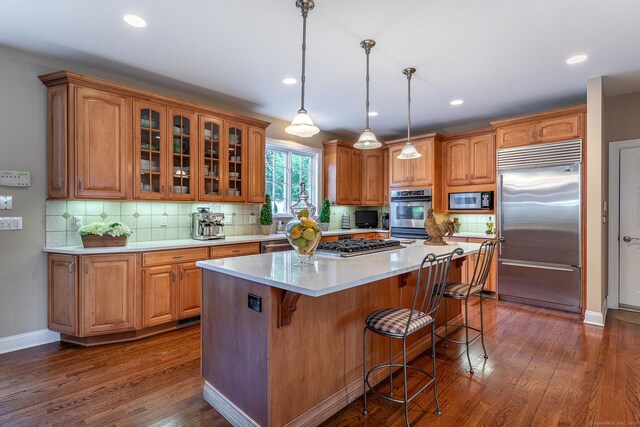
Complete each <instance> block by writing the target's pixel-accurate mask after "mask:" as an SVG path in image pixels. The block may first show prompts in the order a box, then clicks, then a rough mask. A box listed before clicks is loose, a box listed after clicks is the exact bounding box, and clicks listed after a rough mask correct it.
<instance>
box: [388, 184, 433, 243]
mask: <svg viewBox="0 0 640 427" xmlns="http://www.w3.org/2000/svg"><path fill="white" fill-rule="evenodd" d="M389 208H390V212H389V213H390V214H391V237H411V238H417V239H425V238H427V232H426V231H425V229H424V220H425V218H426V217H427V212H428V211H429V209H430V208H431V188H416V189H411V190H400V189H398V190H391V204H390V207H389Z"/></svg>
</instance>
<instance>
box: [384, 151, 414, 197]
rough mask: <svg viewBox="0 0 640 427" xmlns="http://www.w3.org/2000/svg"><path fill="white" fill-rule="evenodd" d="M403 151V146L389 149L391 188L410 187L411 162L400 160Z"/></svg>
mask: <svg viewBox="0 0 640 427" xmlns="http://www.w3.org/2000/svg"><path fill="white" fill-rule="evenodd" d="M401 151H402V145H397V146H395V147H392V148H390V149H389V166H390V167H389V184H390V186H391V187H406V186H408V185H409V182H408V177H409V166H410V163H411V161H410V160H401V159H398V154H400V152H401Z"/></svg>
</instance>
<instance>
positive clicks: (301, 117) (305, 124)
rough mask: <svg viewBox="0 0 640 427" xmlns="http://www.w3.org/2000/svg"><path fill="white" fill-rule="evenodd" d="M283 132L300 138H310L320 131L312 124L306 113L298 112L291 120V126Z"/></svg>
mask: <svg viewBox="0 0 640 427" xmlns="http://www.w3.org/2000/svg"><path fill="white" fill-rule="evenodd" d="M285 132H287V133H288V134H291V135H295V136H299V137H301V138H310V137H312V136H313V135H315V134H317V133H318V132H320V129H319V128H318V127H317V126H316V125H314V124H313V120H311V116H309V115H308V114H307V112H306V111H299V112H298V114H296V115H295V117H294V118H293V120H291V124H290V125H289V126H287V127H286V128H285Z"/></svg>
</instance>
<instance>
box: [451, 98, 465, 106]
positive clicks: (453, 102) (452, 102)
mask: <svg viewBox="0 0 640 427" xmlns="http://www.w3.org/2000/svg"><path fill="white" fill-rule="evenodd" d="M462 104H464V100H463V99H454V100H453V101H451V105H462Z"/></svg>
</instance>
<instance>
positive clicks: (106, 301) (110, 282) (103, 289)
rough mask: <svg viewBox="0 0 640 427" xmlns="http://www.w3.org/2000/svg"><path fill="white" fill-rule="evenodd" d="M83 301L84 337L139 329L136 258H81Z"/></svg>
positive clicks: (82, 321) (82, 322)
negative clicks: (137, 320)
mask: <svg viewBox="0 0 640 427" xmlns="http://www.w3.org/2000/svg"><path fill="white" fill-rule="evenodd" d="M81 262H82V265H83V267H82V268H83V271H82V274H81V275H80V301H82V304H81V315H80V319H81V326H80V333H81V334H82V335H99V334H106V333H111V332H119V331H127V330H133V329H134V328H135V325H134V320H135V282H136V255H135V254H124V255H121V254H117V255H89V256H83V257H81Z"/></svg>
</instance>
